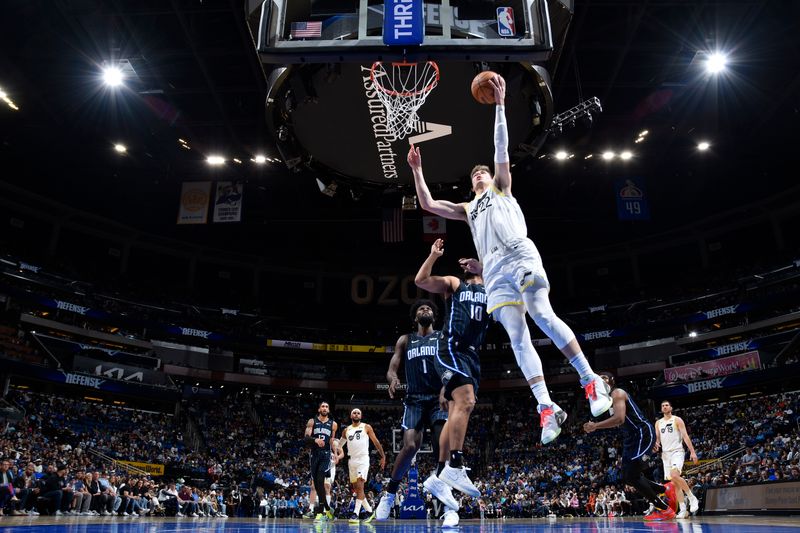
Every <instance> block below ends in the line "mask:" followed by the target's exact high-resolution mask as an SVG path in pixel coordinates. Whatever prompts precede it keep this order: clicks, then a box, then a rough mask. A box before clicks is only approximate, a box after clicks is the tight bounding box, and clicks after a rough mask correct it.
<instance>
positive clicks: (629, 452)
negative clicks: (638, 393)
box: [583, 372, 675, 522]
mask: <svg viewBox="0 0 800 533" xmlns="http://www.w3.org/2000/svg"><path fill="white" fill-rule="evenodd" d="M601 378H602V379H603V381H605V382H606V384H607V385H608V386H609V387H610V388H611V400H612V404H611V408H610V409H609V411H608V412H609V413H610V414H611V416H610V417H609V418H607V419H605V420H603V421H601V422H586V423H585V424H584V425H583V430H584V431H585V432H586V433H591V432H593V431H596V430H598V429H610V428H615V427H618V426H622V479H623V481H625V483H627V484H628V485H631V486H632V487H634V488H635V489H636V490H637V491H639V494H641V495H642V496H644V498H645V499H646V500H647V501H648V502H649V503H650V505H652V506H653V507H655V509H656V510H655V511H654V512H652V513H650V514H649V515H647V516H645V517H644V519H645V520H646V521H648V522H653V521H661V520H671V519H673V518H675V511H673V510H672V509H671V508H670V507H669V505H668V504H667V502H665V501H664V500H663V499H661V498H660V497H659V496H658V495H659V494H660V493H662V492H664V487H663V486H661V485H659V484H658V483H654V482H653V481H650V480H649V479H647V478H646V477H644V474H642V469H643V468H644V466H645V465H644V461H643V460H642V456H644V454H646V453H647V452H648V451H649V450H652V449H653V446H654V445H655V443H656V435H655V431H654V430H653V425H652V424H651V423H650V422H649V421H648V420H647V418H645V416H644V413H643V412H642V410H641V409H640V408H639V406H638V405H636V402H634V401H633V398H631V396H630V395H629V394H628V393H627V392H625V391H624V390H622V389H618V388H616V387H615V383H614V376H612V375H611V374H609V373H606V372H604V373H602V374H601Z"/></svg>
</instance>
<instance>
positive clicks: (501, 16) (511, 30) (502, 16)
mask: <svg viewBox="0 0 800 533" xmlns="http://www.w3.org/2000/svg"><path fill="white" fill-rule="evenodd" d="M497 33H498V34H500V37H514V36H515V35H516V34H517V30H516V28H515V27H514V10H513V9H512V8H510V7H498V8H497Z"/></svg>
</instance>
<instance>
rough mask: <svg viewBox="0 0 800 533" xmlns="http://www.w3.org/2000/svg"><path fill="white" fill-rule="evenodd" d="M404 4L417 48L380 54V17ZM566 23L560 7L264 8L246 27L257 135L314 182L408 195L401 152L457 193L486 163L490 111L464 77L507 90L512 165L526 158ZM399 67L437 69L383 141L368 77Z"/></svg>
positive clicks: (477, 2)
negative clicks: (257, 88) (259, 92)
mask: <svg viewBox="0 0 800 533" xmlns="http://www.w3.org/2000/svg"><path fill="white" fill-rule="evenodd" d="M407 4H415V5H416V6H417V8H418V11H417V12H416V13H415V16H416V15H419V20H418V21H417V22H418V24H419V28H418V29H419V34H420V35H419V41H418V42H417V43H416V44H414V43H412V44H408V43H403V44H399V45H397V44H386V43H387V42H394V41H393V40H392V35H390V34H391V28H390V27H389V22H388V19H389V18H390V17H389V16H387V14H391V16H392V17H394V18H397V17H396V15H397V13H398V12H399V13H401V14H402V13H404V11H403V10H404V9H406V5H407ZM251 7H253V8H254V7H255V6H251ZM415 9H416V8H415ZM551 10H554V11H556V12H557V14H558V16H557V17H556V19H557V20H558V25H557V27H556V28H555V33H553V28H551V24H550V12H551ZM570 17H571V10H570V8H569V6H568V5H567V4H565V3H564V1H563V0H549V2H547V1H542V0H432V1H423V0H267V1H265V2H263V3H262V4H260V9H254V10H253V15H252V16H251V17H250V18H249V23H250V27H251V31H253V36H254V41H255V43H256V50H257V53H258V54H259V56H260V58H261V60H262V62H263V63H264V66H265V69H266V70H267V72H268V94H267V101H266V118H267V125H268V127H269V129H270V130H271V131H272V133H273V135H274V138H275V140H276V145H277V148H278V150H279V151H280V153H281V157H282V159H283V160H284V162H285V163H286V165H287V166H288V167H289V168H291V169H293V170H297V171H300V170H310V171H312V172H313V173H315V174H316V175H317V176H319V179H320V180H321V181H323V182H325V181H328V182H329V181H330V180H337V181H342V180H344V181H347V180H353V181H356V182H361V183H364V184H368V185H374V186H379V187H397V188H403V187H407V186H408V185H409V184H411V183H413V182H412V175H411V172H410V169H409V168H408V165H407V164H406V161H405V159H406V154H407V152H408V148H409V145H410V144H414V145H418V146H420V148H421V150H422V152H423V162H424V168H425V174H426V178H427V180H428V182H429V183H431V184H432V185H448V184H454V183H458V182H462V183H463V182H466V181H468V179H467V178H468V173H469V169H470V168H471V167H472V166H474V165H475V164H479V163H481V164H489V165H491V163H492V158H493V153H494V146H493V140H492V139H493V131H492V130H493V122H494V114H495V112H494V106H489V105H481V104H478V103H477V102H475V100H474V99H473V98H472V95H471V93H470V82H471V80H472V78H473V77H474V76H475V75H476V74H478V73H479V72H481V71H483V70H492V71H495V72H498V73H499V74H501V75H502V76H503V77H504V78H505V79H506V82H507V86H508V88H507V98H506V116H507V119H508V127H509V137H510V144H509V152H510V153H511V157H512V163H513V162H514V161H515V160H519V159H520V158H522V157H524V156H527V155H531V154H535V152H536V150H538V146H539V145H541V142H543V139H544V137H546V134H547V128H548V126H549V124H550V122H551V121H552V118H553V115H554V105H553V98H552V90H551V81H550V74H549V72H548V70H547V65H548V64H553V63H554V57H557V54H558V49H557V48H555V49H554V40H553V38H554V36H555V37H556V41H555V46H557V45H558V44H559V43H561V42H563V36H564V35H565V32H566V28H567V26H568V23H569V20H570ZM256 21H257V22H256ZM402 23H403V21H401V24H402ZM395 34H396V31H395ZM394 36H395V37H396V35H394ZM400 60H406V61H413V62H425V61H435V62H436V64H437V65H438V68H439V71H440V79H439V82H438V84H437V86H436V87H435V88H434V89H433V90H432V91H431V92H430V95H429V96H428V98H427V100H426V101H425V103H424V105H422V107H421V108H420V109H419V111H418V112H417V117H415V119H416V122H415V125H414V128H413V131H411V133H409V134H408V135H407V136H406V137H405V138H404V139H399V138H397V137H395V136H393V135H390V134H389V132H387V129H386V126H385V124H386V120H387V117H386V109H385V107H384V106H383V105H382V104H381V103H380V100H379V98H377V95H376V90H375V86H374V84H373V83H372V81H371V80H370V76H369V74H370V72H369V71H370V67H371V66H372V65H373V63H374V62H375V61H383V62H392V61H400Z"/></svg>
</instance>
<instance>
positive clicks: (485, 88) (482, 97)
mask: <svg viewBox="0 0 800 533" xmlns="http://www.w3.org/2000/svg"><path fill="white" fill-rule="evenodd" d="M494 76H500V74H498V73H496V72H492V71H491V70H485V71H483V72H481V73H480V74H478V75H477V76H475V77H474V78H472V87H471V90H472V96H473V97H474V98H475V100H477V101H478V103H481V104H493V103H494V88H493V87H492V84H491V83H490V82H489V80H490V79H492V78H493V77H494Z"/></svg>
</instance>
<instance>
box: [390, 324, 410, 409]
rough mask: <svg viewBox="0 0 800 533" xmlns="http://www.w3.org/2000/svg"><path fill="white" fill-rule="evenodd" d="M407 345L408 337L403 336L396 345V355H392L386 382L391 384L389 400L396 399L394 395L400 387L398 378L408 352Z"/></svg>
mask: <svg viewBox="0 0 800 533" xmlns="http://www.w3.org/2000/svg"><path fill="white" fill-rule="evenodd" d="M407 343H408V335H403V336H401V337H400V338H399V339H397V343H395V345H394V354H392V359H391V360H390V361H389V370H387V371H386V381H387V382H388V383H389V398H392V399H394V393H395V391H396V390H397V387H398V386H399V385H400V378H399V377H398V376H397V372H398V371H399V370H400V361H402V360H403V353H405V351H406V345H407Z"/></svg>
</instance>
